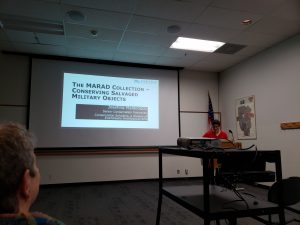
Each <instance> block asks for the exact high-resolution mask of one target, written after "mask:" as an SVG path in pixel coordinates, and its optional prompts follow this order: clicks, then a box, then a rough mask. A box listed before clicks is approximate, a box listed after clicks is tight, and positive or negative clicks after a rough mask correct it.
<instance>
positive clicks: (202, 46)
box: [170, 37, 225, 52]
mask: <svg viewBox="0 0 300 225" xmlns="http://www.w3.org/2000/svg"><path fill="white" fill-rule="evenodd" d="M224 44H225V43H224V42H218V41H207V40H201V39H194V38H185V37H178V38H177V40H176V41H175V42H174V43H173V44H172V45H171V46H170V48H176V49H185V50H192V51H200V52H214V51H215V50H217V49H218V48H220V47H221V46H222V45H224Z"/></svg>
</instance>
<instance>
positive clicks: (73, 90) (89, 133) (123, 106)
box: [29, 58, 179, 148]
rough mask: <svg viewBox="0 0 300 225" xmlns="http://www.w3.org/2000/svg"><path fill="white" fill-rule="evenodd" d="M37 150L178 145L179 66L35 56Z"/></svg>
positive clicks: (33, 87) (32, 100)
mask: <svg viewBox="0 0 300 225" xmlns="http://www.w3.org/2000/svg"><path fill="white" fill-rule="evenodd" d="M31 71H32V73H31V88H30V109H29V130H30V131H31V132H33V133H34V134H35V135H36V137H37V147H38V148H72V147H147V146H165V145H176V140H177V138H178V136H179V125H178V124H179V119H178V115H179V112H178V77H177V71H176V70H167V69H153V68H141V67H128V66H117V65H106V64H94V63H84V62H73V61H59V60H50V59H38V58H33V59H32V68H31Z"/></svg>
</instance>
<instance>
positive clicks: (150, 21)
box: [127, 16, 190, 36]
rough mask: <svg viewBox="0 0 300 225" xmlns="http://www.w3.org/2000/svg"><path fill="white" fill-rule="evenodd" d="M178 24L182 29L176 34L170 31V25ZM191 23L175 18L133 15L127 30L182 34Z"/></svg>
mask: <svg viewBox="0 0 300 225" xmlns="http://www.w3.org/2000/svg"><path fill="white" fill-rule="evenodd" d="M172 25H177V26H179V27H180V31H179V32H178V33H176V34H172V33H168V31H167V30H168V27H169V26H172ZM189 26H190V23H185V22H179V21H174V20H166V19H157V18H151V17H145V16H133V17H132V20H131V21H130V23H129V25H128V27H127V30H128V31H135V32H141V33H149V34H169V35H177V36H180V35H182V34H183V33H184V32H185V31H186V30H187V28H188V27H189Z"/></svg>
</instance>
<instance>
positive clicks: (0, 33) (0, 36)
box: [0, 29, 8, 41]
mask: <svg viewBox="0 0 300 225" xmlns="http://www.w3.org/2000/svg"><path fill="white" fill-rule="evenodd" d="M7 40H8V38H7V35H6V34H5V32H4V30H3V29H0V41H7Z"/></svg>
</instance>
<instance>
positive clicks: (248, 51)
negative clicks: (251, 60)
mask: <svg viewBox="0 0 300 225" xmlns="http://www.w3.org/2000/svg"><path fill="white" fill-rule="evenodd" d="M265 48H266V47H262V46H247V47H245V48H243V49H241V50H240V51H238V52H237V53H235V55H242V56H252V55H256V54H258V53H259V52H261V51H262V50H264V49H265Z"/></svg>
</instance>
